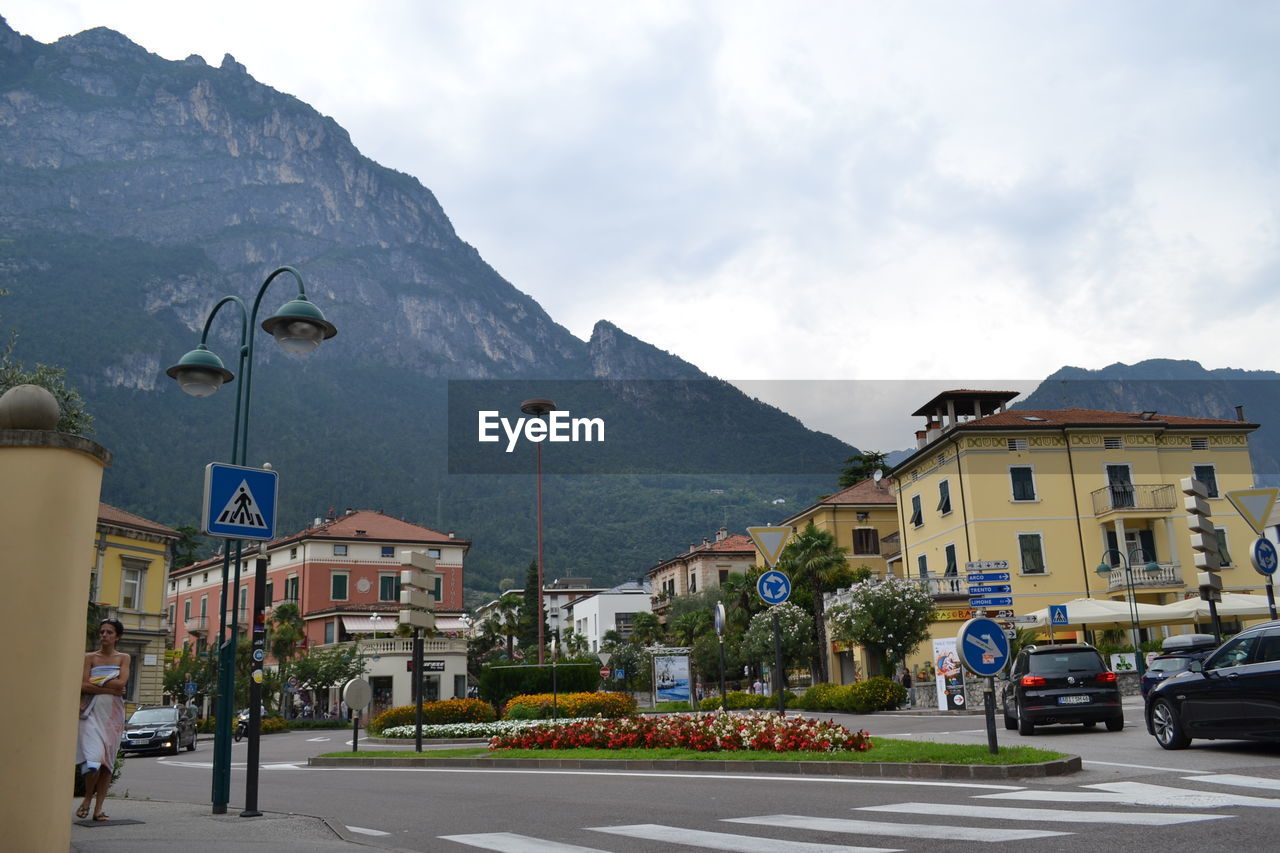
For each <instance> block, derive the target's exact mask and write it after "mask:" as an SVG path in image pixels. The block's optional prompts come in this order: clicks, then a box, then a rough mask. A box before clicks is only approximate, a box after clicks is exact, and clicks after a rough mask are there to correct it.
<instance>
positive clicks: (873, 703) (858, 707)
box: [850, 675, 907, 714]
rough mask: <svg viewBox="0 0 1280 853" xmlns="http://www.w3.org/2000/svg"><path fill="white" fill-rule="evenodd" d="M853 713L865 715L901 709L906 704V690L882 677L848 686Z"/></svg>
mask: <svg viewBox="0 0 1280 853" xmlns="http://www.w3.org/2000/svg"><path fill="white" fill-rule="evenodd" d="M850 687H851V691H850V692H851V695H852V699H853V702H852V705H853V709H852V710H853V712H854V713H855V714H867V713H870V712H872V711H885V710H890V709H893V708H898V707H901V706H902V705H905V704H906V702H907V688H905V687H903V686H902V685H901V684H899V683H898V682H896V681H891V680H890V679H888V678H885V677H884V676H879V675H878V676H876V677H875V678H868V679H867V680H866V681H859V682H857V683H856V684H852V685H850Z"/></svg>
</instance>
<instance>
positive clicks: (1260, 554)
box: [1249, 538, 1280, 575]
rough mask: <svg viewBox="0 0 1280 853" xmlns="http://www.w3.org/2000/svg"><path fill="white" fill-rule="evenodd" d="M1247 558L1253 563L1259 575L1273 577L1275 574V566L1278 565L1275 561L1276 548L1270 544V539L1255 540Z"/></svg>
mask: <svg viewBox="0 0 1280 853" xmlns="http://www.w3.org/2000/svg"><path fill="white" fill-rule="evenodd" d="M1249 558H1250V559H1251V560H1252V561H1253V567H1254V568H1255V569H1257V570H1258V574H1260V575H1274V574H1275V573H1276V564H1277V563H1280V559H1277V555H1276V546H1275V545H1273V544H1272V543H1271V540H1270V539H1265V538H1263V539H1257V540H1255V541H1254V543H1253V547H1252V548H1251V549H1249Z"/></svg>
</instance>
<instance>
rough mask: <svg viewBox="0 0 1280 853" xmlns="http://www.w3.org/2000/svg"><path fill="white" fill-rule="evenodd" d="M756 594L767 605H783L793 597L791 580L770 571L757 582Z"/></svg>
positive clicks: (780, 573) (774, 570) (778, 572)
mask: <svg viewBox="0 0 1280 853" xmlns="http://www.w3.org/2000/svg"><path fill="white" fill-rule="evenodd" d="M756 592H757V593H758V594H759V596H760V598H761V599H762V600H763V601H764V603H765V604H781V603H782V602H784V601H786V600H787V599H788V598H790V597H791V578H789V577H787V576H786V575H784V574H783V573H782V572H780V571H778V570H777V569H770V570H769V571H767V572H765V573H764V574H762V575H761V576H760V580H758V581H756Z"/></svg>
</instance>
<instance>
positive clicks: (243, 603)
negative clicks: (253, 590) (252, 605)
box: [240, 586, 249, 613]
mask: <svg viewBox="0 0 1280 853" xmlns="http://www.w3.org/2000/svg"><path fill="white" fill-rule="evenodd" d="M248 609H249V587H247V586H242V587H240V612H241V613H243V612H245V611H246V610H248Z"/></svg>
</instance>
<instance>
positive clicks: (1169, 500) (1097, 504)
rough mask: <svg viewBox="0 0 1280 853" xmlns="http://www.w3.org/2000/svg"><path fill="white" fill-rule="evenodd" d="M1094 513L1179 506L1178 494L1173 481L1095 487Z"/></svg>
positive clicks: (1164, 508)
mask: <svg viewBox="0 0 1280 853" xmlns="http://www.w3.org/2000/svg"><path fill="white" fill-rule="evenodd" d="M1091 494H1092V497H1093V514H1094V515H1102V514H1103V513H1108V512H1159V511H1167V510H1172V509H1175V508H1177V506H1178V495H1177V490H1175V489H1174V487H1173V484H1171V483H1156V484H1151V485H1132V484H1129V483H1123V484H1119V483H1118V484H1115V485H1111V486H1107V487H1105V488H1101V489H1095V490H1094V491H1093V492H1092V493H1091Z"/></svg>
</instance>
